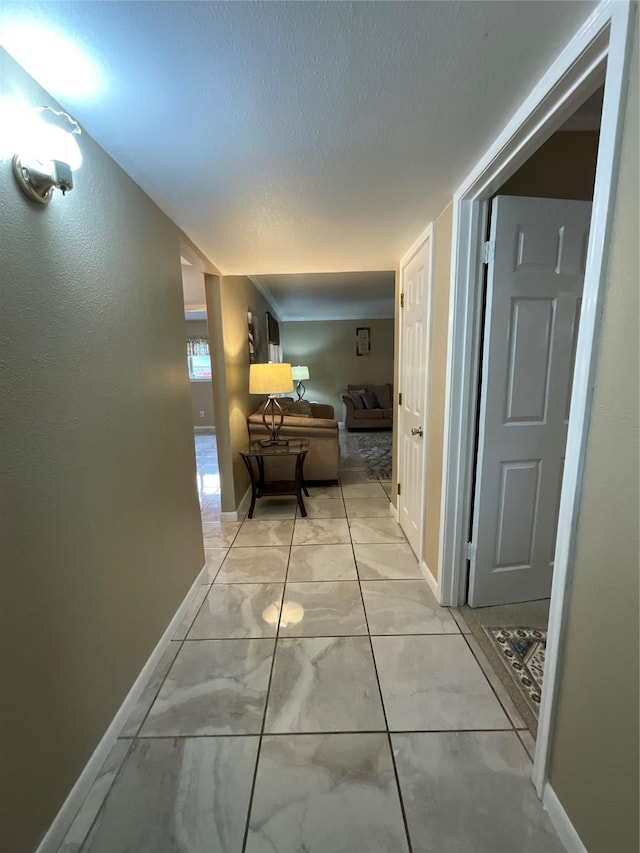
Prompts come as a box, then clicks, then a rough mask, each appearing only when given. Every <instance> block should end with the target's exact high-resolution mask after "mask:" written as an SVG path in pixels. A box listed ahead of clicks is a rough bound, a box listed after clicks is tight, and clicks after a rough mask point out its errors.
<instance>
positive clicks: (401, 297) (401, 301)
mask: <svg viewBox="0 0 640 853" xmlns="http://www.w3.org/2000/svg"><path fill="white" fill-rule="evenodd" d="M400 307H401V308H404V293H401V294H400Z"/></svg>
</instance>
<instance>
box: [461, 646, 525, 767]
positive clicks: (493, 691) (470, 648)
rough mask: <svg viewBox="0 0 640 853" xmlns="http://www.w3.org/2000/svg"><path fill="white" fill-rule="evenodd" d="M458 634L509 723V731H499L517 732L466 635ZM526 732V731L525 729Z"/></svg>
mask: <svg viewBox="0 0 640 853" xmlns="http://www.w3.org/2000/svg"><path fill="white" fill-rule="evenodd" d="M460 633H461V636H462V637H463V638H464V642H465V645H466V646H467V648H468V649H469V651H470V652H471V654H472V655H473V659H474V661H475V662H476V664H477V665H478V668H479V670H480V672H481V673H482V675H483V677H484V679H485V681H486V682H487V684H488V685H489V687H490V688H491V692H492V693H493V695H494V696H495V698H496V701H497V702H498V704H499V705H500V707H501V709H502V712H503V713H504V715H505V717H506V718H507V721H508V723H509V727H510V729H500V731H509V730H511V731H514V732H517V731H518V729H516V726H515V723H514V722H513V720H512V719H511V715H510V714H509V713H508V711H507V709H506V707H505V706H504V704H503V702H502V700H501V699H500V697H499V696H498V692H497V691H496V689H495V688H494V686H493V684H492V683H491V681H490V679H489V676H488V675H487V674H486V673H485V671H484V669H483V668H482V666H481V664H480V661H479V660H478V658H477V657H476V655H475V653H474V651H473V648H472V646H471V643H469V641H468V640H467V635H466V634H463V633H462V632H460ZM496 677H497V676H496ZM512 704H513V702H512ZM513 707H514V708H515V704H514V705H513ZM515 710H516V712H517V713H518V716H519V717H520V718H521V719H522V715H521V714H520V712H519V711H518V709H517V708H515ZM523 722H524V720H523ZM527 731H528V729H527ZM525 752H526V750H525ZM527 755H529V753H528V752H527Z"/></svg>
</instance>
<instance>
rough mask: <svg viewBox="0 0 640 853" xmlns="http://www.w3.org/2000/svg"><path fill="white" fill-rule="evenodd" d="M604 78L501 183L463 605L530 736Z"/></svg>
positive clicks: (484, 316) (540, 677) (539, 682)
mask: <svg viewBox="0 0 640 853" xmlns="http://www.w3.org/2000/svg"><path fill="white" fill-rule="evenodd" d="M602 98H603V89H602V88H600V89H598V90H597V91H596V93H595V94H594V95H592V96H591V97H590V98H588V99H587V100H586V101H585V102H584V104H582V105H581V106H580V107H579V108H578V109H577V110H576V112H575V113H574V115H573V116H571V118H570V119H569V120H568V121H567V122H566V123H565V124H564V125H563V126H562V127H561V128H560V129H559V130H558V131H557V132H556V133H555V134H553V135H552V136H551V137H550V138H549V139H548V140H547V141H546V142H545V143H544V144H543V145H542V146H541V147H540V148H539V149H538V150H537V151H536V152H535V153H534V154H533V155H532V156H531V157H530V158H529V160H528V161H527V162H526V163H524V164H523V166H522V167H521V168H520V169H519V170H518V171H517V172H516V173H515V174H514V175H513V176H512V177H511V178H509V180H507V181H506V182H505V183H504V184H503V185H502V186H501V187H499V188H498V190H497V191H496V192H495V194H494V196H493V198H492V199H491V203H490V209H489V217H490V219H489V224H488V237H489V239H488V241H487V244H486V247H487V248H486V256H485V276H484V283H483V284H484V293H483V294H482V299H481V300H479V304H480V306H481V307H480V313H481V317H480V322H479V328H480V331H481V333H480V336H479V355H480V369H479V381H478V391H477V400H478V415H477V431H476V451H475V465H474V471H473V481H472V487H471V489H472V506H473V510H472V513H471V518H470V530H469V543H470V544H469V561H468V564H467V565H468V572H467V578H466V605H465V606H464V607H463V608H462V615H463V617H464V619H465V622H466V623H467V626H468V627H469V629H470V631H471V633H472V634H473V635H474V636H475V638H476V640H477V641H478V643H479V645H480V646H481V648H482V650H483V651H484V653H485V655H486V657H487V658H488V660H489V662H490V664H491V666H492V667H493V668H494V671H495V673H496V675H497V676H498V677H499V678H500V680H501V681H502V683H503V685H504V687H505V689H506V690H507V693H508V694H509V696H510V697H511V699H512V700H513V702H514V704H515V706H516V708H517V710H518V712H519V714H520V716H521V718H522V720H523V721H524V723H525V724H526V725H527V728H528V729H529V730H530V732H531V734H532V735H533V736H534V737H535V736H536V734H537V727H538V711H539V707H540V703H541V699H542V690H543V686H544V664H545V651H546V639H547V630H548V620H549V604H550V596H551V583H552V575H553V568H554V554H555V543H556V537H557V523H558V511H559V505H560V494H561V487H562V477H563V470H564V461H565V454H566V440H567V426H568V422H569V414H570V409H569V404H570V400H571V387H572V381H573V372H574V367H575V355H576V344H577V336H578V328H579V318H580V307H581V302H582V286H583V281H584V269H585V259H586V248H587V244H588V235H589V224H590V219H591V200H592V198H593V189H594V182H595V174H596V162H597V153H598V141H599V130H600V118H601V111H602Z"/></svg>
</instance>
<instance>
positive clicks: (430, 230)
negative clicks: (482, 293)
mask: <svg viewBox="0 0 640 853" xmlns="http://www.w3.org/2000/svg"><path fill="white" fill-rule="evenodd" d="M434 237H435V228H434V225H433V223H432V222H430V223H429V225H427V227H426V228H425V229H424V231H423V232H422V233H421V234H420V236H419V237H418V239H417V240H416V241H415V242H414V243H413V245H412V246H411V248H410V249H409V251H408V252H407V253H406V254H405V255H403V257H402V259H401V260H400V288H399V293H398V304H397V305H396V311H397V312H398V382H399V380H400V377H401V376H402V359H403V358H404V341H403V335H402V308H401V307H400V299H401V298H402V294H403V293H404V276H405V270H406V268H407V266H408V264H409V263H410V262H411V261H412V260H413V258H414V256H415V255H416V253H417V252H418V251H419V250H420V249H421V248H422V247H423V246H424V244H425V243H426V242H427V240H428V241H429V258H428V267H429V279H428V292H427V299H426V306H425V307H426V311H427V316H426V325H425V328H426V335H425V354H424V357H425V360H426V366H425V372H424V382H425V388H424V418H423V423H422V431H423V435H424V441H423V444H422V448H423V449H422V465H421V466H420V515H419V518H420V531H419V535H418V544H419V548H418V554H417V557H418V563H419V564H420V565H422V562H423V560H422V555H423V553H424V514H425V495H426V480H427V452H428V448H427V444H428V433H427V417H428V410H429V376H430V375H431V364H430V361H431V360H430V358H429V352H430V347H431V316H432V312H431V306H432V298H433V272H434V269H433V266H434V258H435V253H434V247H433V241H434ZM401 391H402V388H396V389H395V391H394V393H395V394H396V399H395V400H394V401H393V403H394V407H395V409H396V411H397V413H398V417H397V424H398V439H397V442H396V452H397V459H396V471H397V472H398V473H399V472H400V471H401V470H402V467H401V465H400V453H401V447H402V442H401V441H400V436H401V434H402V407H401V406H399V405H398V403H397V400H398V397H397V394H398V393H399V392H401ZM401 485H402V484H401ZM400 497H401V496H400ZM400 497H397V498H396V500H397V502H398V504H399V502H400ZM396 514H397V518H398V520H400V507H399V505H398V506H397V507H396Z"/></svg>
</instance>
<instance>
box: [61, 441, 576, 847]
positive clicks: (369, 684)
mask: <svg viewBox="0 0 640 853" xmlns="http://www.w3.org/2000/svg"><path fill="white" fill-rule="evenodd" d="M344 438H345V437H344V436H343V445H344V449H346V444H345V442H344ZM196 446H197V457H198V484H199V491H200V503H201V507H202V518H203V535H204V541H205V548H206V559H207V563H206V564H207V569H208V573H207V576H206V583H205V584H203V585H202V587H201V588H200V590H199V594H198V596H197V599H196V601H195V602H194V606H193V608H192V610H191V612H190V613H189V614H188V617H186V618H185V620H183V623H182V624H181V626H180V628H179V629H178V630H177V632H176V634H175V636H174V638H173V641H172V642H171V643H170V647H169V649H168V650H167V652H166V653H165V655H164V658H163V660H162V661H161V663H160V665H159V666H158V668H157V670H156V672H155V674H154V675H153V677H152V679H151V681H150V683H149V685H148V687H147V688H146V690H145V692H144V694H143V696H142V697H141V699H140V701H139V703H138V706H137V707H136V709H135V710H134V712H133V713H132V715H131V716H130V718H129V720H128V722H127V724H126V725H125V727H124V729H123V731H122V732H121V735H120V738H119V739H118V741H117V743H116V745H115V747H114V749H113V751H112V753H111V755H110V757H109V758H108V760H107V762H106V763H105V765H104V767H103V769H102V771H101V774H100V775H99V777H98V779H97V780H96V782H95V784H94V786H93V788H92V790H91V792H90V793H89V795H88V797H87V799H86V800H85V803H84V805H83V807H82V809H81V810H80V812H79V814H78V816H77V817H76V820H75V822H74V824H73V825H72V827H71V829H70V830H69V832H68V834H67V837H66V839H65V841H64V842H63V844H62V846H61V847H60V851H62V853H72V851H73V853H76V851H83V853H99V851H101V853H118V851H135V853H144V852H145V851H148V853H170V851H181V853H187V851H188V853H213V851H230V853H231V851H233V853H241V851H247V853H274V851H277V853H302V851H309V853H338V851H343V853H374V851H387V853H400V851H408V850H411V851H413V853H418V851H431V853H471V851H473V853H515V851H518V853H555V851H561V850H563V847H562V845H561V844H560V842H559V840H558V839H557V837H556V835H555V833H554V831H553V829H552V828H551V824H550V822H549V820H548V818H547V816H546V814H545V813H544V811H543V809H542V806H541V804H540V802H539V801H538V799H537V797H536V795H535V792H534V789H533V785H532V783H531V781H530V777H531V759H530V756H529V755H528V754H527V750H531V749H532V740H531V738H530V735H529V734H528V732H527V731H526V727H525V726H524V723H523V722H522V719H521V718H520V717H519V715H518V713H517V711H516V710H515V708H514V707H513V705H512V703H511V702H510V700H509V698H508V697H507V696H506V694H505V693H504V690H503V688H502V687H501V685H500V682H499V681H497V679H496V678H495V676H493V675H492V673H491V670H490V669H489V668H488V666H487V664H486V661H485V660H484V658H483V657H482V652H480V650H479V649H478V647H477V645H476V644H475V640H474V639H473V637H472V636H471V635H469V634H465V633H463V631H466V628H464V627H460V626H464V623H463V622H462V620H461V619H460V617H458V616H457V614H456V613H453V612H452V611H450V610H448V609H446V608H441V607H439V606H438V605H437V604H436V602H435V599H434V598H433V596H432V594H431V592H430V589H429V587H428V585H427V582H426V581H425V580H424V579H423V577H422V575H421V572H420V569H419V567H418V564H417V561H416V559H415V557H414V556H413V553H412V552H411V549H410V548H409V546H408V545H407V544H406V541H405V538H404V536H403V534H402V531H401V529H400V527H399V526H398V525H397V524H396V522H395V521H394V519H393V517H392V516H391V515H390V513H389V499H388V493H389V490H390V483H389V481H381V480H377V479H369V477H368V475H367V469H366V465H365V463H364V462H363V461H362V460H358V459H357V458H354V457H353V456H352V455H350V456H344V455H343V462H342V467H341V484H340V485H339V486H330V487H310V488H309V493H310V497H309V498H308V499H306V501H305V503H306V506H307V509H308V513H309V517H308V518H307V519H301V518H297V517H295V509H296V505H295V500H293V499H284V500H283V499H272V500H269V499H266V498H265V499H262V500H259V501H258V504H257V507H256V514H255V518H254V519H252V520H244V521H242V522H220V520H219V512H220V508H219V491H218V485H216V482H217V457H216V452H215V438H214V437H213V436H198V438H197V439H196ZM457 620H459V621H457Z"/></svg>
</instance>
